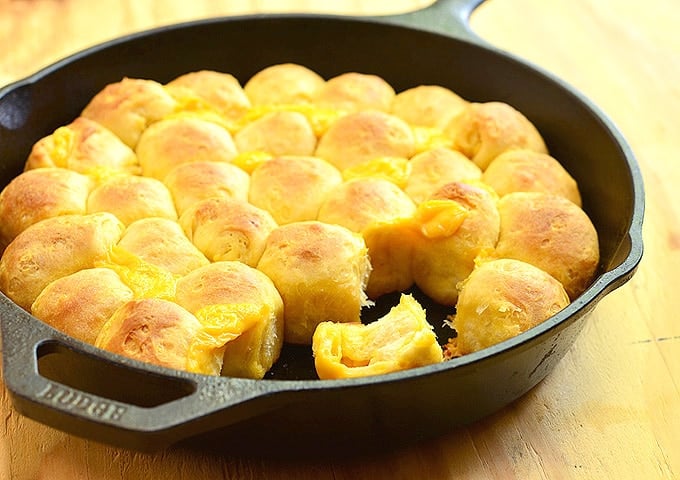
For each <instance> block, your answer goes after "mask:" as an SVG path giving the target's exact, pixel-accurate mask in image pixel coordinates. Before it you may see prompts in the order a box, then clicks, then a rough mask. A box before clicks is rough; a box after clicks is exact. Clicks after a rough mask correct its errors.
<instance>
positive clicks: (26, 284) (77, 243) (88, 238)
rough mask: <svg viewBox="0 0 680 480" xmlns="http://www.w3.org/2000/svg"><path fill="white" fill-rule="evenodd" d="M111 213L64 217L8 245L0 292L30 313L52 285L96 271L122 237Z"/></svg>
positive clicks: (37, 226) (26, 232) (44, 223)
mask: <svg viewBox="0 0 680 480" xmlns="http://www.w3.org/2000/svg"><path fill="white" fill-rule="evenodd" d="M123 229H124V226H123V224H122V223H121V222H120V221H119V220H118V219H117V218H116V217H114V216H113V215H111V214H110V213H96V214H92V215H61V216H59V217H53V218H48V219H45V220H41V221H40V222H38V223H34V224H33V225H31V226H30V227H28V228H27V229H26V230H24V231H23V232H21V233H20V234H19V235H18V236H17V237H16V238H15V239H14V240H13V241H12V243H10V244H9V246H8V247H7V249H6V250H5V253H4V254H3V256H2V259H1V260H0V290H2V291H3V292H4V293H5V295H7V296H8V297H9V298H10V299H11V300H13V301H14V302H15V303H16V304H17V305H19V306H20V307H22V308H23V309H25V310H28V309H29V308H30V307H31V305H32V304H33V302H34V301H35V299H36V297H37V296H38V294H40V292H41V291H42V290H43V288H45V287H46V286H47V285H48V284H49V283H51V282H53V281H54V280H57V279H58V278H61V277H65V276H66V275H70V274H72V273H75V272H77V271H78V270H82V269H84V268H92V267H94V262H95V261H96V260H97V259H99V258H103V257H104V256H105V255H106V253H107V251H108V249H109V248H110V247H111V246H112V245H114V244H115V243H116V242H117V241H118V240H119V239H120V236H121V234H122V233H123Z"/></svg>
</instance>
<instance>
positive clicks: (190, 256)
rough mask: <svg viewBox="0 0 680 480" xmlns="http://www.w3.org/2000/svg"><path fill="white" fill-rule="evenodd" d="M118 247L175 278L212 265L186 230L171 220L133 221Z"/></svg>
mask: <svg viewBox="0 0 680 480" xmlns="http://www.w3.org/2000/svg"><path fill="white" fill-rule="evenodd" d="M118 245H119V246H120V247H122V248H124V249H125V250H127V251H128V252H130V253H132V254H134V255H137V256H138V257H139V258H141V259H142V260H144V261H145V262H149V263H151V264H153V265H156V266H158V267H161V268H163V269H165V270H167V271H169V272H170V273H173V274H175V275H186V274H187V273H189V272H191V271H192V270H196V269H197V268H199V267H202V266H204V265H207V264H208V263H210V262H209V261H208V259H207V258H205V256H204V255H203V254H202V253H201V252H200V250H198V248H196V247H195V246H194V245H193V244H192V243H191V242H190V241H189V239H188V238H187V237H186V235H185V234H184V231H183V230H182V227H180V226H179V224H178V223H177V222H175V221H174V220H169V219H167V218H158V217H150V218H142V219H140V220H136V221H134V222H132V223H131V224H130V225H129V226H128V227H127V228H126V229H125V232H123V236H122V237H121V239H120V241H119V242H118Z"/></svg>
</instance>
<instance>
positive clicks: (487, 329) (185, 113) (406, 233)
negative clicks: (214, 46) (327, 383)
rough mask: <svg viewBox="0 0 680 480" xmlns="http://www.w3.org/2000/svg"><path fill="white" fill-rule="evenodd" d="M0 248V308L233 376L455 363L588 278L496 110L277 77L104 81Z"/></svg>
mask: <svg viewBox="0 0 680 480" xmlns="http://www.w3.org/2000/svg"><path fill="white" fill-rule="evenodd" d="M0 248H1V249H2V251H3V254H2V259H1V260H0V289H1V290H2V292H4V293H5V295H7V296H8V297H9V298H10V299H12V300H13V301H14V302H15V303H16V304H17V305H19V306H20V307H22V308H24V309H25V310H27V311H29V312H31V313H32V314H33V315H34V316H36V317H37V318H39V319H41V320H42V321H44V322H46V323H48V324H50V325H52V326H53V327H55V328H57V329H59V330H61V331H63V332H65V333H67V334H69V335H71V336H73V337H75V338H77V339H80V340H82V341H84V342H88V343H91V344H94V345H96V346H98V347H100V348H102V349H105V350H108V351H111V352H115V353H117V354H120V355H124V356H127V357H131V358H134V359H137V360H141V361H144V362H151V363H154V364H157V365H162V366H165V367H170V368H176V369H183V370H188V371H192V372H199V373H204V374H215V375H217V374H222V375H230V376H239V377H249V378H262V377H264V375H265V374H266V372H267V371H268V370H269V369H270V368H271V367H272V365H273V364H274V363H275V362H276V360H277V359H278V357H279V354H280V352H281V349H282V346H283V344H284V343H293V344H303V345H310V355H314V359H315V364H316V368H317V373H318V376H319V377H320V378H339V377H355V376H362V375H374V374H378V373H387V372H392V371H397V370H403V369H406V368H412V367H417V366H422V365H427V364H432V363H436V362H441V361H443V360H444V359H446V358H448V357H451V356H458V355H464V354H467V353H469V352H474V351H476V350H479V349H481V348H485V347H487V346H489V345H493V344H495V343H498V342H500V341H503V340H505V339H507V338H509V337H512V336H514V335H517V334H518V333H521V332H523V331H525V330H527V329H529V328H531V327H533V326H535V325H536V324H538V323H540V322H542V321H544V320H545V319H546V318H548V317H549V316H551V315H553V314H554V313H556V312H557V311H559V310H560V309H562V308H564V307H565V306H566V305H567V304H568V303H569V302H570V300H573V299H574V298H575V297H576V296H578V295H579V294H580V293H581V292H582V291H583V290H584V289H585V288H587V286H588V285H589V283H590V282H591V281H592V278H593V275H594V274H595V271H596V268H597V265H598V261H599V251H598V238H597V233H596V231H595V229H594V227H593V225H592V223H591V222H590V220H589V218H588V216H587V215H586V214H585V213H584V211H583V210H582V209H581V199H580V195H579V190H578V186H577V184H576V182H575V181H574V179H573V178H572V177H571V176H570V175H569V174H568V173H567V171H566V170H565V169H564V168H563V167H562V166H561V165H560V163H559V162H558V161H557V160H556V159H555V158H553V157H551V156H550V155H549V154H548V151H547V149H546V145H545V143H544V141H543V139H542V138H541V135H540V134H539V132H538V131H537V129H536V128H535V127H534V125H532V123H531V122H530V121H529V120H528V119H527V118H526V117H525V116H524V115H523V114H522V113H520V112H519V111H517V110H516V109H514V108H513V107H511V106H510V105H508V104H506V103H501V102H488V103H475V102H469V101H466V100H465V99H463V98H461V97H460V96H459V95H457V94H456V93H454V92H452V91H451V90H449V89H447V88H444V87H441V86H434V85H422V86H418V87H414V88H411V89H408V90H405V91H402V92H399V93H397V92H395V90H394V89H393V88H392V87H391V86H390V84H388V83H387V82H386V81H385V80H384V79H382V78H380V77H378V76H376V75H371V74H364V73H356V72H353V73H345V74H341V75H338V76H336V77H333V78H330V79H327V80H326V79H324V78H322V77H321V76H319V75H318V74H317V73H315V72H314V71H312V70H310V69H308V68H306V67H304V66H301V65H296V64H280V65H273V66H270V67H268V68H265V69H263V70H261V71H259V72H258V73H257V74H255V75H254V76H253V77H252V78H250V79H249V80H248V81H247V82H246V83H245V84H244V85H243V86H242V85H241V84H240V83H239V81H238V80H237V79H236V78H234V77H233V76H232V75H230V74H227V73H222V72H216V71H197V72H192V73H187V74H185V75H182V76H180V77H178V78H176V79H174V80H172V81H170V82H169V83H167V84H161V83H158V82H156V81H153V80H147V79H133V78H124V79H122V80H121V81H119V82H116V83H113V84H110V85H107V86H106V87H105V88H103V89H102V90H101V91H100V92H99V93H98V94H97V95H96V96H94V97H93V98H92V99H91V101H90V102H89V104H88V105H87V106H86V107H85V108H84V109H83V110H82V113H81V115H80V116H79V117H78V118H76V119H74V120H73V121H72V122H71V123H70V124H68V125H64V126H61V127H59V128H57V129H56V130H55V131H54V132H53V133H52V134H50V135H48V136H46V137H44V138H42V139H40V140H39V141H37V142H36V143H35V145H34V147H33V149H32V151H31V152H30V155H29V156H28V159H27V161H26V164H25V170H24V172H23V173H21V174H20V175H19V176H17V177H16V178H15V179H14V180H13V181H12V182H11V183H9V184H8V185H7V186H6V187H5V188H4V190H3V191H2V193H1V194H0ZM414 286H415V287H417V288H419V289H420V290H421V291H422V292H424V293H425V294H426V295H427V296H428V297H430V298H431V299H432V300H433V301H435V302H438V303H440V304H443V305H446V306H449V307H450V308H451V313H452V316H451V318H452V321H451V325H452V326H453V328H454V329H455V335H454V334H453V331H452V337H453V338H451V339H448V338H447V339H437V338H436V335H435V334H434V332H433V329H432V327H431V322H430V323H428V321H427V319H426V313H425V310H424V309H423V308H422V306H421V305H420V304H419V303H418V302H417V301H416V300H415V299H414V297H412V296H411V295H409V294H408V293H407V292H408V291H409V289H411V288H412V287H414ZM394 292H402V296H401V301H400V302H399V304H398V305H394V306H393V308H392V310H391V311H390V312H389V313H387V314H386V315H385V316H384V317H382V318H380V319H378V320H377V321H375V322H372V323H370V324H365V325H364V324H362V323H361V315H362V310H363V309H365V308H370V306H371V304H372V303H373V302H374V301H375V300H376V299H378V298H379V297H381V296H383V295H385V294H388V293H394ZM434 321H437V322H441V319H435V320H434Z"/></svg>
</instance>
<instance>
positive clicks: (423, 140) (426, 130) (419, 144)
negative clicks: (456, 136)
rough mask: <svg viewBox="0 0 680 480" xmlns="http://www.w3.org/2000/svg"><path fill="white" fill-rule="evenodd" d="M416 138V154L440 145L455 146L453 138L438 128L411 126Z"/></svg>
mask: <svg viewBox="0 0 680 480" xmlns="http://www.w3.org/2000/svg"><path fill="white" fill-rule="evenodd" d="M411 130H412V131H413V138H415V145H416V154H418V153H421V152H425V151H427V150H432V149H434V148H438V147H446V148H453V140H451V139H450V138H449V137H447V136H446V135H444V132H442V131H441V130H439V129H438V128H433V127H421V126H411Z"/></svg>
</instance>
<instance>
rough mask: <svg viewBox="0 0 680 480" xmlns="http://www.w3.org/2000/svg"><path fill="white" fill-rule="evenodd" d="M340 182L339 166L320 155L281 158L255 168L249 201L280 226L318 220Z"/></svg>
mask: <svg viewBox="0 0 680 480" xmlns="http://www.w3.org/2000/svg"><path fill="white" fill-rule="evenodd" d="M340 183H342V175H341V174H340V172H339V171H338V169H337V168H335V167H334V166H333V165H331V164H330V163H328V162H326V161H324V160H321V159H320V158H315V157H299V156H285V157H277V158H273V159H271V160H269V161H268V162H264V163H262V164H261V165H260V166H258V167H257V168H255V170H253V173H252V175H251V183H250V192H249V200H250V203H252V204H253V205H255V206H256V207H259V208H262V209H264V210H267V211H268V212H269V213H271V215H272V217H274V220H275V221H276V223H278V224H279V225H283V224H285V223H292V222H299V221H303V220H316V216H317V214H318V213H319V207H320V206H321V204H322V202H323V201H324V199H325V198H326V195H327V194H328V192H330V191H331V190H332V189H333V188H335V187H336V186H338V185H340Z"/></svg>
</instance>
